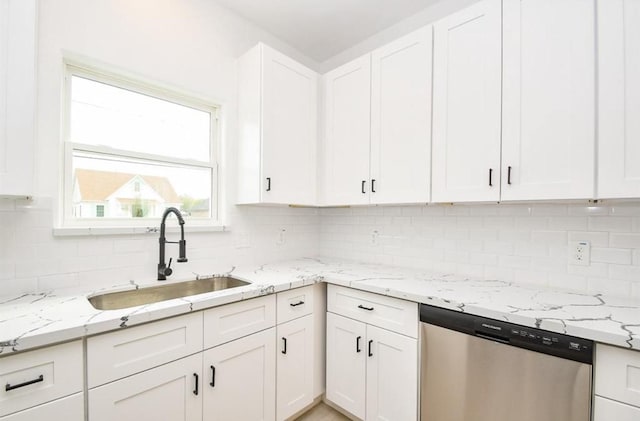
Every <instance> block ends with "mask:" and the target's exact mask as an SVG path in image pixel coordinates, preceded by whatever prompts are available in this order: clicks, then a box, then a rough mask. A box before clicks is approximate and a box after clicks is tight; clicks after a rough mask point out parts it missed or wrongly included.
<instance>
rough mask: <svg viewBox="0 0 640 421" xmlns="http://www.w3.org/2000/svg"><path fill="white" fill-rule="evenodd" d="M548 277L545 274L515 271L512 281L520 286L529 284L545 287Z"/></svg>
mask: <svg viewBox="0 0 640 421" xmlns="http://www.w3.org/2000/svg"><path fill="white" fill-rule="evenodd" d="M548 278H549V276H548V275H547V273H545V272H536V271H531V270H519V269H516V271H515V276H514V281H515V282H517V283H520V284H531V285H541V286H546V285H548V283H549V279H548Z"/></svg>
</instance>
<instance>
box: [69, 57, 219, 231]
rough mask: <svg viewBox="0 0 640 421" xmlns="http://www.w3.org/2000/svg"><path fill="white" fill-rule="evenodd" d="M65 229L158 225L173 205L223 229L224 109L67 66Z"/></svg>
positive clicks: (202, 222) (192, 217) (195, 219)
mask: <svg viewBox="0 0 640 421" xmlns="http://www.w3.org/2000/svg"><path fill="white" fill-rule="evenodd" d="M66 71H67V72H66V87H67V90H66V95H67V98H66V104H67V106H66V139H65V143H66V145H65V189H64V201H63V202H64V218H63V226H65V227H86V226H89V227H90V226H99V227H107V226H134V227H135V226H156V225H157V219H158V218H160V217H161V216H162V213H163V212H164V210H165V209H166V208H167V207H175V208H178V209H179V210H180V211H181V212H182V214H183V216H184V217H185V218H187V219H188V220H190V222H188V224H189V225H192V224H194V225H215V224H216V222H217V219H218V212H217V204H218V200H217V197H216V194H217V163H216V155H217V154H216V147H217V142H216V137H217V107H216V106H214V105H211V104H208V103H206V102H205V101H202V100H200V99H198V98H192V97H189V96H186V95H183V94H181V93H178V92H172V91H171V90H166V89H164V88H161V87H158V86H151V85H149V84H148V83H145V82H140V81H136V80H132V79H128V78H124V77H121V76H118V75H114V74H111V73H108V72H102V71H96V70H94V69H89V68H85V67H81V66H77V65H75V64H67V66H66Z"/></svg>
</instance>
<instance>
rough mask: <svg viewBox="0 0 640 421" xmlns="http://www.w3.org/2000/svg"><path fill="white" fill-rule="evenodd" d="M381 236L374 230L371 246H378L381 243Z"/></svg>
mask: <svg viewBox="0 0 640 421" xmlns="http://www.w3.org/2000/svg"><path fill="white" fill-rule="evenodd" d="M379 235H380V233H379V232H378V230H373V231H372V232H371V245H373V246H377V245H379V244H380V243H379V242H378V236H379Z"/></svg>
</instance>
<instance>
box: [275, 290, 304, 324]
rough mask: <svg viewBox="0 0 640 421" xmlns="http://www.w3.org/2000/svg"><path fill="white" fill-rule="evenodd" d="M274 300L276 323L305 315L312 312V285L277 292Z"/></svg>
mask: <svg viewBox="0 0 640 421" xmlns="http://www.w3.org/2000/svg"><path fill="white" fill-rule="evenodd" d="M276 300H277V307H278V310H277V319H278V323H284V322H288V321H289V320H293V319H297V318H298V317H302V316H306V315H307V314H311V313H313V286H308V287H304V288H297V289H291V290H289V291H284V292H279V293H278V295H277V298H276Z"/></svg>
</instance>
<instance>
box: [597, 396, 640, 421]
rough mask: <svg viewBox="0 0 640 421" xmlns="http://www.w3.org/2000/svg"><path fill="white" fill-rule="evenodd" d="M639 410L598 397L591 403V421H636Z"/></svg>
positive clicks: (639, 414)
mask: <svg viewBox="0 0 640 421" xmlns="http://www.w3.org/2000/svg"><path fill="white" fill-rule="evenodd" d="M638 420H640V408H636V407H633V406H630V405H625V404H623V403H620V402H616V401H612V400H609V399H606V398H602V397H600V396H596V397H595V400H594V402H593V421H638Z"/></svg>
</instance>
